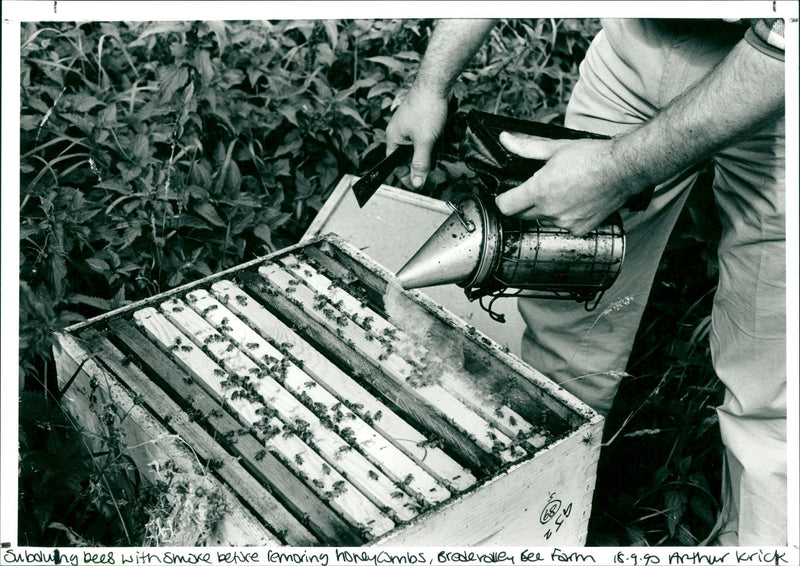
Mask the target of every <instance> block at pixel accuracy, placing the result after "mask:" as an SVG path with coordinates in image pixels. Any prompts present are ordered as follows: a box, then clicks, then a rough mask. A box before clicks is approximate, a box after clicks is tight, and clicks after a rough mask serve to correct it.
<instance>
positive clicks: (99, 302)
mask: <svg viewBox="0 0 800 566" xmlns="http://www.w3.org/2000/svg"><path fill="white" fill-rule="evenodd" d="M67 300H68V301H69V302H70V303H73V304H84V305H89V306H90V307H94V308H96V309H100V310H103V311H108V310H111V303H109V301H108V299H102V298H100V297H91V296H89V295H82V294H80V293H72V294H70V295H69V297H67Z"/></svg>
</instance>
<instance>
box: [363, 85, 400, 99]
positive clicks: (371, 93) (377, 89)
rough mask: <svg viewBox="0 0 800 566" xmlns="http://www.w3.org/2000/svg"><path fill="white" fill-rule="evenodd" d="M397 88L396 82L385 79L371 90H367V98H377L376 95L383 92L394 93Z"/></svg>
mask: <svg viewBox="0 0 800 566" xmlns="http://www.w3.org/2000/svg"><path fill="white" fill-rule="evenodd" d="M396 90H397V85H396V84H394V83H391V82H389V81H383V82H380V83H378V84H376V85H375V86H374V87H372V88H371V89H369V92H367V99H370V98H375V97H376V96H381V95H383V94H390V93H392V94H393V93H394V92H395V91H396Z"/></svg>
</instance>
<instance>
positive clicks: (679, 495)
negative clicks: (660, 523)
mask: <svg viewBox="0 0 800 566" xmlns="http://www.w3.org/2000/svg"><path fill="white" fill-rule="evenodd" d="M687 502H688V498H687V497H686V494H685V493H684V492H682V491H678V490H675V489H672V490H670V491H668V492H667V493H666V494H664V504H665V505H666V506H667V508H666V509H665V512H666V517H667V528H668V529H669V534H670V536H675V528H676V527H677V526H678V524H679V523H680V522H681V519H683V514H684V513H685V511H686V503H687Z"/></svg>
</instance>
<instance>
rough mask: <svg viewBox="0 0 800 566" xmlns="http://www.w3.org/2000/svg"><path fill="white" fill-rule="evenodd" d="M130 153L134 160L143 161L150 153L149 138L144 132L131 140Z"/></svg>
mask: <svg viewBox="0 0 800 566" xmlns="http://www.w3.org/2000/svg"><path fill="white" fill-rule="evenodd" d="M131 154H132V156H133V157H134V159H136V161H143V160H144V159H145V158H146V157H148V156H149V155H150V140H148V139H147V136H146V135H144V134H139V135H137V136H136V139H135V140H134V142H133V149H132V150H131Z"/></svg>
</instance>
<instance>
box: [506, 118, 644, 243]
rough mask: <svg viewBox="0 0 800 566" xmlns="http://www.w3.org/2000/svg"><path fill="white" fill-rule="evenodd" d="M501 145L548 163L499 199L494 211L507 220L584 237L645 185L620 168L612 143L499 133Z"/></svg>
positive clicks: (609, 141)
mask: <svg viewBox="0 0 800 566" xmlns="http://www.w3.org/2000/svg"><path fill="white" fill-rule="evenodd" d="M500 142H501V143H502V144H503V146H504V147H505V148H506V149H508V150H509V151H511V152H513V153H516V154H517V155H520V156H522V157H528V158H532V159H542V160H547V163H546V164H545V165H544V166H543V167H542V168H541V169H539V171H537V172H536V173H535V174H534V175H533V177H531V178H530V179H528V180H527V181H525V182H524V183H522V184H521V185H519V186H518V187H515V188H513V189H510V190H508V191H506V192H505V193H503V194H501V195H498V196H497V199H496V203H497V207H498V208H499V209H500V212H502V213H503V214H505V215H507V216H516V217H517V218H522V219H525V220H538V221H539V222H540V223H541V224H542V225H544V226H555V227H557V228H563V229H565V230H569V231H570V232H571V233H573V234H575V235H583V234H585V233H587V232H589V231H590V230H592V229H594V228H596V227H597V226H599V225H600V223H601V222H603V220H605V219H606V218H607V217H608V216H609V215H611V213H613V212H614V211H615V210H617V209H619V208H620V207H621V206H622V205H623V204H624V203H625V201H627V200H628V198H630V197H631V196H632V195H634V194H636V193H637V192H639V191H640V190H642V189H643V188H644V186H645V185H644V180H641V182H640V181H639V180H635V179H633V180H632V179H631V176H630V175H628V174H626V172H625V171H623V170H622V168H621V167H620V166H619V163H618V161H617V160H616V159H615V157H614V145H615V141H614V140H548V139H542V138H537V137H535V136H528V135H524V134H516V133H515V134H511V133H509V132H503V133H502V134H501V135H500Z"/></svg>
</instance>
